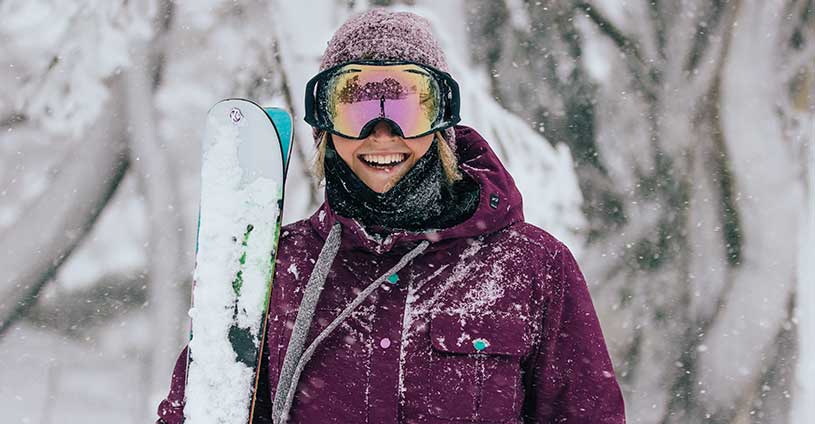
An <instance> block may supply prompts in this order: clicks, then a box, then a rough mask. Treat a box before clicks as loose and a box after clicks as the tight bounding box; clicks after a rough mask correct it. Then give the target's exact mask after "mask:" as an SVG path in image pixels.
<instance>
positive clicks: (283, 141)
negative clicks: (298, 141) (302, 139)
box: [263, 107, 292, 168]
mask: <svg viewBox="0 0 815 424" xmlns="http://www.w3.org/2000/svg"><path fill="white" fill-rule="evenodd" d="M263 110H264V111H266V114H267V115H269V118H270V119H271V120H272V122H273V123H274V126H275V128H277V132H278V135H279V136H280V147H281V148H282V150H283V167H284V168H288V164H289V156H291V141H292V117H291V114H290V113H289V112H288V111H286V110H285V109H281V108H278V107H264V108H263Z"/></svg>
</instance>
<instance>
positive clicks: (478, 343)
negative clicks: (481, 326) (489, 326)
mask: <svg viewBox="0 0 815 424" xmlns="http://www.w3.org/2000/svg"><path fill="white" fill-rule="evenodd" d="M489 345H490V342H488V341H487V340H486V339H475V340H473V347H474V348H475V350H477V351H479V352H481V351H482V350H484V349H486V348H487V346H489Z"/></svg>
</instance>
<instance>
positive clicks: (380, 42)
mask: <svg viewBox="0 0 815 424" xmlns="http://www.w3.org/2000/svg"><path fill="white" fill-rule="evenodd" d="M363 59H375V60H408V61H411V62H416V63H420V64H423V65H427V66H431V67H433V68H436V69H438V70H441V71H444V72H448V69H447V61H446V60H445V58H444V52H443V51H442V50H441V47H439V43H438V42H437V41H436V39H435V38H434V37H433V31H432V29H431V26H430V22H429V21H428V20H427V19H425V18H423V17H421V16H419V15H416V14H414V13H410V12H390V11H388V10H385V9H381V8H376V9H371V10H369V11H367V12H365V13H362V14H361V15H357V16H355V17H352V18H350V19H348V20H347V21H346V22H345V23H344V24H343V25H342V26H341V27H340V28H339V29H338V30H337V31H336V32H335V33H334V36H333V37H331V40H330V41H329V42H328V47H326V49H325V53H323V57H322V60H321V61H320V71H323V70H325V69H328V68H330V67H332V66H336V65H339V64H341V63H345V62H349V61H352V60H363ZM319 136H320V132H319V131H318V130H316V129H315V130H314V140H315V142H319ZM444 138H445V140H447V143H448V144H449V145H450V147H451V148H452V149H453V150H455V132H454V131H453V128H447V129H445V130H444Z"/></svg>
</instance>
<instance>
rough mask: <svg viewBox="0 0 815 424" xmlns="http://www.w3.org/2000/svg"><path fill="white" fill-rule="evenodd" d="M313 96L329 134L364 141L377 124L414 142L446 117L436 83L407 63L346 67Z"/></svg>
mask: <svg viewBox="0 0 815 424" xmlns="http://www.w3.org/2000/svg"><path fill="white" fill-rule="evenodd" d="M316 94H317V103H318V105H319V106H318V107H320V108H322V110H321V112H323V113H324V114H325V115H324V116H325V118H326V119H328V120H329V121H330V124H331V126H332V127H333V130H334V131H335V132H337V133H340V134H343V135H346V136H350V137H353V138H362V136H363V135H364V134H366V133H368V132H369V131H371V130H372V129H373V128H372V127H373V124H374V123H376V122H379V121H380V120H385V121H390V122H391V123H393V124H395V126H396V127H398V129H399V130H400V131H401V132H402V136H403V137H405V138H411V137H416V136H418V135H421V134H424V133H428V132H429V131H431V130H432V129H433V127H434V125H436V124H437V123H438V122H439V121H440V120H441V119H442V118H443V115H444V114H443V112H442V109H443V105H442V98H441V89H440V88H439V84H438V82H437V81H436V79H435V78H434V77H433V76H432V75H431V74H430V73H428V72H427V71H426V70H425V69H422V68H421V67H419V66H416V65H410V64H408V65H398V66H377V65H363V64H349V65H346V66H343V67H341V68H339V69H337V70H336V72H334V73H332V75H331V76H330V77H329V78H327V79H326V80H325V81H324V82H323V83H322V84H320V85H319V86H318V88H317V93H316Z"/></svg>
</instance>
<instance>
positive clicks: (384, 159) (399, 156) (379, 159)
mask: <svg viewBox="0 0 815 424" xmlns="http://www.w3.org/2000/svg"><path fill="white" fill-rule="evenodd" d="M405 156H407V155H405V154H404V153H396V154H389V155H362V159H363V160H364V161H366V162H370V163H375V164H377V165H391V164H395V163H399V162H402V161H403V160H405Z"/></svg>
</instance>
